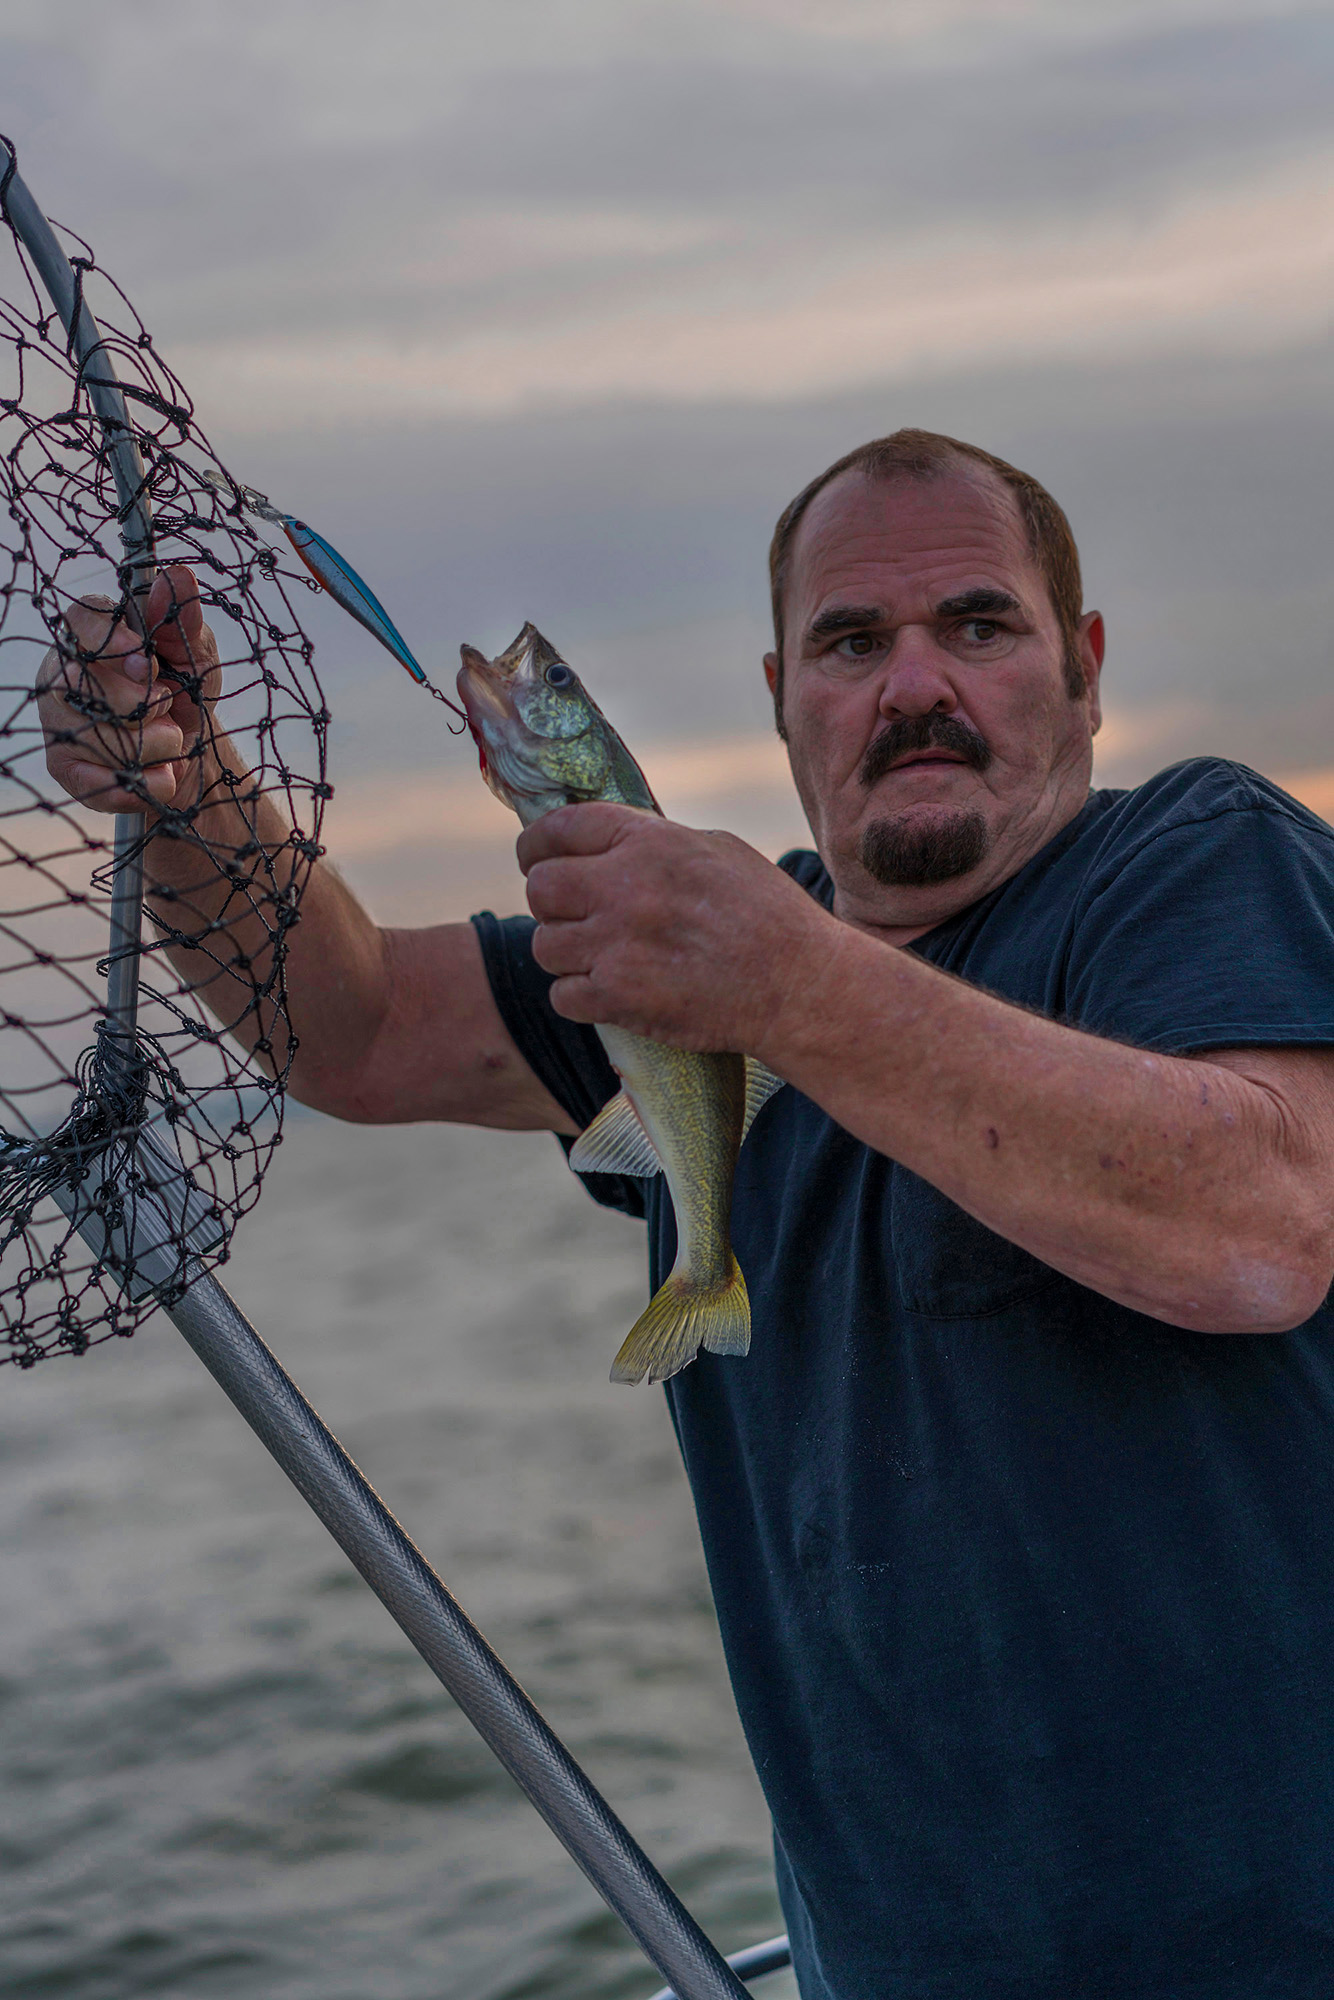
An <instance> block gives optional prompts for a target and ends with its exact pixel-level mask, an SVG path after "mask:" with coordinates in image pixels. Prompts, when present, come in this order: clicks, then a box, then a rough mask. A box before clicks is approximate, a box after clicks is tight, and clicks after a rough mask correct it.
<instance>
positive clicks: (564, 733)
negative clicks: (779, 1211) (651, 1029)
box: [458, 625, 782, 1382]
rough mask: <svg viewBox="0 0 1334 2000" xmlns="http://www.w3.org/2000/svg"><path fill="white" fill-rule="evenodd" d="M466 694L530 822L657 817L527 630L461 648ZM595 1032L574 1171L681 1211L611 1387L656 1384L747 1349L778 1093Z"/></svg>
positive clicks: (504, 793) (487, 754) (616, 744)
mask: <svg viewBox="0 0 1334 2000" xmlns="http://www.w3.org/2000/svg"><path fill="white" fill-rule="evenodd" d="M462 652H463V665H462V668H461V669H460V671H459V679H458V690H459V699H460V700H461V701H462V703H463V706H464V708H465V709H466V711H467V715H468V726H469V728H470V729H471V730H472V733H473V737H474V739H475V741H476V744H477V749H478V752H479V755H480V757H481V762H482V776H483V777H484V778H485V779H486V782H487V784H488V785H489V786H490V787H491V790H492V791H493V792H494V793H495V795H496V797H497V798H498V799H500V800H502V801H503V802H504V804H505V805H507V806H509V807H511V808H512V809H513V811H515V812H516V813H517V814H518V815H519V818H520V819H521V820H522V821H523V824H524V825H525V826H531V825H532V824H533V821H534V820H538V819H541V817H542V815H543V813H548V812H552V811H554V809H555V808H556V807H557V806H563V805H575V804H579V803H582V802H584V801H587V800H592V799H599V800H603V801H607V802H609V803H611V804H614V805H623V806H636V807H638V808H639V809H640V811H642V812H660V810H661V808H660V807H659V805H658V802H657V800H656V799H655V798H654V796H653V794H652V792H651V791H650V790H649V788H648V781H647V780H646V778H645V777H644V774H643V772H642V771H641V770H640V768H639V766H638V764H636V762H635V760H634V758H633V757H632V756H631V755H630V752H629V751H628V750H627V749H626V747H625V745H624V743H622V741H621V739H620V737H619V736H618V735H617V734H616V731H615V730H614V729H613V728H612V726H611V724H610V723H609V722H608V721H607V719H606V717H605V716H604V715H603V713H602V711H601V709H600V708H599V707H598V705H597V703H596V702H595V701H594V700H593V698H592V696H591V695H590V694H589V693H588V692H587V690H586V689H585V688H584V686H583V684H582V683H581V681H580V679H579V677H578V675H577V674H576V673H575V672H574V669H573V668H572V667H570V666H569V665H568V664H567V663H566V662H565V661H564V660H562V659H561V657H560V655H559V654H558V653H557V652H556V651H555V649H554V648H553V647H552V646H551V645H550V644H549V643H548V642H547V640H545V639H544V638H543V637H542V634H541V633H540V632H539V631H537V629H536V628H535V627H534V626H532V625H525V626H524V628H523V630H522V632H520V634H519V636H518V638H517V639H516V640H515V641H514V643H513V645H512V646H509V647H507V648H506V650H505V651H504V652H503V653H501V654H500V655H499V656H498V657H497V658H496V659H494V660H488V659H486V658H485V657H484V656H483V654H481V653H479V652H478V651H477V649H476V647H475V646H464V647H463V649H462ZM597 1032H598V1035H599V1036H600V1037H601V1040H602V1045H603V1047H604V1048H605V1049H606V1051H607V1054H608V1056H609V1057H610V1058H611V1064H612V1067H613V1069H614V1070H615V1071H616V1073H617V1075H618V1076H619V1077H620V1079H621V1082H622V1084H623V1086H624V1088H623V1089H622V1090H621V1092H620V1094H619V1095H618V1096H616V1097H614V1098H612V1100H611V1102H610V1103H609V1104H606V1105H604V1106H603V1108H602V1110H601V1111H600V1112H599V1113H598V1115H597V1117H596V1118H595V1119H594V1120H593V1122H592V1124H591V1125H589V1127H588V1128H587V1130H586V1131H585V1132H584V1133H582V1134H581V1136H580V1138H579V1139H578V1141H577V1143H576V1144H575V1146H574V1149H573V1151H572V1152H571V1154H570V1165H571V1166H572V1167H573V1168H575V1169H576V1171H578V1172H580V1173H603V1174H628V1175H631V1176H641V1175H642V1176H650V1175H653V1174H657V1173H661V1174H663V1175H665V1177H666V1181H667V1187H668V1191H669V1192H670V1194H671V1197H672V1207H673V1209H674V1210H675V1213H676V1232H677V1244H678V1248H677V1254H676V1262H675V1264H674V1265H673V1266H672V1270H671V1275H670V1276H669V1277H668V1278H667V1280H666V1282H665V1283H664V1284H663V1285H662V1286H661V1287H660V1289H659V1290H658V1291H657V1292H656V1293H655V1294H654V1296H653V1298H652V1299H651V1300H650V1301H649V1303H648V1306H647V1308H646V1309H645V1311H644V1312H643V1313H641V1315H640V1317H639V1318H638V1319H637V1320H636V1322H635V1324H634V1326H633V1327H632V1328H631V1329H630V1332H629V1334H628V1335H627V1336H626V1339H625V1343H624V1345H623V1346H622V1348H621V1350H620V1353H619V1354H618V1355H617V1356H616V1359H615V1361H614V1362H613V1364H612V1370H611V1379H612V1381H613V1382H642V1381H643V1379H644V1377H645V1376H646V1375H647V1376H648V1377H649V1378H650V1380H652V1381H654V1382H661V1381H663V1380H665V1379H666V1377H667V1376H669V1375H675V1374H676V1373H677V1372H678V1370H679V1369H682V1368H684V1367H685V1366H686V1364H687V1362H690V1361H693V1360H694V1358H695V1356H696V1354H697V1353H698V1352H699V1350H700V1348H701V1347H704V1348H707V1349H708V1350H709V1352H710V1353H712V1354H745V1353H746V1352H747V1350H748V1349H749V1347H750V1300H749V1298H748V1296H747V1293H746V1281H745V1279H744V1277H743V1276H742V1275H741V1270H740V1267H739V1265H738V1264H737V1261H736V1257H735V1256H734V1254H733V1251H732V1242H731V1235H730V1224H731V1212H732V1181H733V1178H734V1175H735V1171H736V1161H737V1154H738V1153H739V1152H740V1150H741V1142H742V1140H743V1139H744V1138H745V1136H746V1133H747V1131H748V1130H749V1128H750V1123H751V1120H752V1119H753V1118H754V1116H755V1114H756V1112H757V1111H758V1110H759V1109H760V1106H761V1105H762V1104H764V1103H765V1102H766V1101H767V1100H768V1099H769V1098H770V1097H771V1096H772V1095H773V1093H774V1091H776V1090H778V1089H780V1088H781V1086H782V1078H781V1077H777V1076H774V1075H773V1073H772V1071H770V1070H767V1069H765V1068H764V1066H763V1065H762V1064H761V1063H757V1062H754V1061H752V1060H750V1059H749V1058H748V1057H744V1056H737V1055H696V1054H693V1053H692V1052H690V1051H689V1050H686V1049H673V1048H668V1047H666V1046H665V1045H664V1044H663V1043H660V1042H651V1041H647V1040H646V1039H645V1038H644V1037H643V1036H642V1035H631V1034H627V1033H626V1032H625V1030H624V1029H622V1028H613V1027H603V1026H601V1025H599V1027H598V1030H597Z"/></svg>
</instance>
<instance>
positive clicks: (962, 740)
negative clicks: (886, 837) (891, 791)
mask: <svg viewBox="0 0 1334 2000" xmlns="http://www.w3.org/2000/svg"><path fill="white" fill-rule="evenodd" d="M917 750H949V751H952V752H953V753H954V755H955V756H957V757H962V759H963V761H964V763H965V764H971V766H972V768H973V769H974V770H975V771H985V770H986V768H987V766H988V764H989V763H990V762H991V746H990V745H989V744H988V743H987V741H986V739H985V738H984V737H982V736H979V734H978V732H977V731H976V730H975V729H974V728H973V726H972V724H971V723H969V722H961V721H960V720H959V718H958V716H957V715H938V714H937V713H936V712H935V710H934V709H933V710H932V711H931V713H930V714H929V715H901V716H900V717H899V719H898V721H897V722H891V723H890V725H889V727H888V729H882V730H881V732H880V734H879V735H878V736H875V737H873V738H872V739H871V742H870V743H869V744H868V745H867V749H866V755H865V756H864V757H863V758H862V768H861V781H862V783H863V784H864V785H874V784H875V783H876V781H877V780H878V779H880V778H883V777H884V775H885V773H886V771H888V770H889V769H890V768H891V767H892V766H893V765H895V764H897V763H898V761H899V759H900V758H901V757H907V756H910V755H911V754H912V753H913V752H914V751H917Z"/></svg>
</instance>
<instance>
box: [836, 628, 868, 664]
mask: <svg viewBox="0 0 1334 2000" xmlns="http://www.w3.org/2000/svg"><path fill="white" fill-rule="evenodd" d="M838 649H839V651H840V652H846V653H848V654H850V655H851V656H852V658H853V659H857V660H864V659H865V658H866V655H867V654H868V653H873V652H874V651H875V640H874V639H873V638H872V636H871V634H870V633H869V632H850V633H849V634H848V636H847V638H846V639H840V640H839V642H838Z"/></svg>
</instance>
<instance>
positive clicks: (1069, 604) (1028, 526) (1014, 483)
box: [769, 430, 1084, 736]
mask: <svg viewBox="0 0 1334 2000" xmlns="http://www.w3.org/2000/svg"><path fill="white" fill-rule="evenodd" d="M961 459H962V460H964V461H966V462H967V461H971V463H972V464H974V465H984V466H986V468H987V470H988V471H989V472H994V473H995V475H996V477H997V479H999V480H1000V482H1001V484H1002V485H1003V486H1008V487H1009V489H1010V491H1011V493H1013V494H1014V497H1015V499H1016V500H1017V502H1018V504H1019V512H1020V515H1021V516H1022V518H1023V523H1024V528H1025V531H1026V532H1027V535H1028V547H1029V553H1030V554H1031V555H1032V557H1033V560H1034V561H1035V562H1036V564H1037V566H1038V568H1039V569H1040V570H1041V572H1042V574H1043V576H1044V578H1045V579H1046V584H1047V590H1048V593H1049V595H1050V597H1051V604H1052V609H1053V611H1054V612H1055V613H1056V622H1057V624H1058V625H1059V626H1060V629H1061V637H1062V639H1063V641H1064V642H1065V685H1066V688H1067V690H1068V691H1069V694H1070V696H1071V699H1072V700H1077V699H1078V698H1079V696H1080V695H1082V694H1083V692H1084V671H1083V667H1082V666H1081V664H1080V659H1079V652H1078V647H1077V644H1076V639H1077V634H1078V630H1079V620H1080V617H1081V616H1082V614H1083V609H1084V585H1083V580H1082V578H1081V576H1080V573H1079V550H1078V548H1077V547H1076V546H1075V538H1074V536H1073V535H1072V534H1071V532H1070V523H1069V522H1068V521H1067V520H1066V518H1065V515H1064V513H1063V512H1062V510H1061V509H1060V508H1059V507H1058V506H1057V504H1056V502H1055V501H1054V500H1053V499H1052V497H1051V495H1050V493H1048V491H1047V489H1046V487H1045V486H1041V485H1039V483H1038V481H1037V480H1036V479H1034V478H1033V476H1032V474H1031V473H1027V472H1020V470H1019V468H1018V466H1015V465H1009V464H1007V462H1006V461H1005V459H1003V458H997V457H996V456H995V454H994V453H993V452H989V451H983V449H982V447H981V446H980V445H976V444H965V443H964V442H963V440H962V438H952V437H945V436H944V435H943V434H942V433H941V432H939V431H915V430H902V431H895V432H893V434H892V435H891V436H889V437H882V438H872V440H871V442H870V443H869V444H861V445H858V447H857V449H856V451H850V452H848V454H847V455H846V457H844V458H840V459H836V460H835V461H834V463H833V464H832V465H831V466H829V467H828V468H827V470H826V471H824V472H822V473H821V474H820V475H819V477H818V478H817V479H812V481H811V483H810V485H809V486H803V487H802V489H801V492H800V493H798V495H797V497H796V499H795V500H789V502H788V504H787V506H786V507H784V509H783V511H782V513H781V514H780V515H779V517H778V526H777V527H776V528H775V529H774V538H773V540H772V542H771V543H770V544H769V588H770V592H771V594H772V597H773V612H774V650H775V651H776V653H777V655H778V678H777V680H776V682H775V684H774V710H775V714H776V716H777V719H778V733H779V735H780V736H782V735H784V734H785V731H784V728H783V594H784V592H785V591H786V589H787V579H788V570H789V568H790V566H791V559H792V544H793V541H794V540H795V538H796V533H797V529H798V528H799V527H800V526H801V522H802V518H803V516H804V515H805V512H806V509H807V508H808V507H809V506H810V504H811V502H812V500H813V499H814V498H815V496H816V494H817V493H819V492H822V491H823V489H824V488H825V487H826V486H828V485H829V483H830V481H831V480H833V479H837V478H838V476H839V474H840V473H841V472H852V471H858V470H860V471H863V472H864V473H865V474H866V477H867V478H868V479H896V478H899V479H933V478H935V477H936V476H937V475H938V474H939V473H942V472H948V471H950V470H951V469H952V468H953V467H955V466H957V465H958V463H959V461H960V460H961Z"/></svg>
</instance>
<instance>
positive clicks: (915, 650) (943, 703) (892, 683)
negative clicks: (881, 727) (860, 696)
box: [878, 625, 959, 721]
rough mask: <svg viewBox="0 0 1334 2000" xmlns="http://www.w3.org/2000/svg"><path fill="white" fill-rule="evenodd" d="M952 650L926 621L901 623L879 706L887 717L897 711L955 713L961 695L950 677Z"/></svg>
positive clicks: (882, 687)
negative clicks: (950, 651)
mask: <svg viewBox="0 0 1334 2000" xmlns="http://www.w3.org/2000/svg"><path fill="white" fill-rule="evenodd" d="M950 664H951V661H950V656H949V654H948V653H947V652H946V651H945V649H944V648H943V647H942V646H940V645H939V644H938V643H937V641H936V636H935V633H934V632H933V631H931V630H930V628H929V627H927V626H925V625H901V626H900V627H899V629H898V631H897V632H896V633H895V634H894V644H893V645H892V646H891V648H890V650H889V656H888V659H887V661H886V663H885V675H884V679H883V680H882V682H881V684H880V700H879V704H878V706H879V710H880V713H881V715H883V716H884V717H885V719H886V720H887V721H892V720H893V718H894V717H895V716H898V715H929V714H930V713H931V712H932V710H933V709H939V710H940V711H941V713H942V714H944V715H952V714H953V713H954V711H955V709H956V708H957V707H958V705H959V697H958V694H957V692H956V691H955V687H954V683H953V681H952V680H951V678H950V674H949V667H950Z"/></svg>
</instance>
